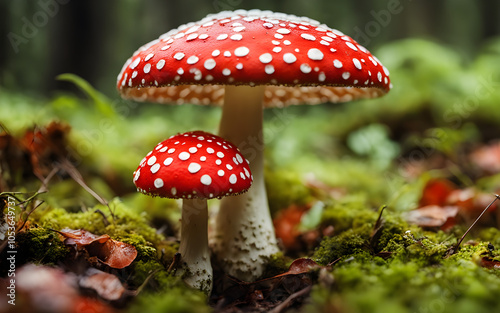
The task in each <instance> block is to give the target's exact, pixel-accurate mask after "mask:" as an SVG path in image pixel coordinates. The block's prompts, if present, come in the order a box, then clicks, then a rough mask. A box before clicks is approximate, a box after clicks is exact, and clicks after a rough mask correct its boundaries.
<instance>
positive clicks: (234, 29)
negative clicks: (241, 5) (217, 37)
mask: <svg viewBox="0 0 500 313" xmlns="http://www.w3.org/2000/svg"><path fill="white" fill-rule="evenodd" d="M245 28H246V27H245V26H240V27H235V28H233V31H235V32H237V33H239V32H241V31H243V30H244V29H245Z"/></svg>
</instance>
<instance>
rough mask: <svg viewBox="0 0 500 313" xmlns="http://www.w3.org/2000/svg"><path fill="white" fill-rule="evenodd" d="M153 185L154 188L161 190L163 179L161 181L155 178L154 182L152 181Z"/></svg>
mask: <svg viewBox="0 0 500 313" xmlns="http://www.w3.org/2000/svg"><path fill="white" fill-rule="evenodd" d="M154 185H155V187H156V188H161V187H163V179H161V178H157V179H155V181H154Z"/></svg>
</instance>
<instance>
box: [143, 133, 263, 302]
mask: <svg viewBox="0 0 500 313" xmlns="http://www.w3.org/2000/svg"><path fill="white" fill-rule="evenodd" d="M252 179H253V178H252V174H251V173H250V167H249V165H248V161H247V160H246V159H244V158H243V156H242V155H241V153H240V152H239V150H238V148H236V147H235V146H234V145H233V144H231V143H230V142H228V141H226V140H224V139H222V138H221V137H219V136H215V135H212V134H209V133H206V132H203V131H194V132H187V133H183V134H178V135H175V136H172V137H170V138H169V139H167V140H164V141H162V142H160V143H159V144H158V145H156V147H155V148H154V149H153V150H152V151H150V152H149V153H148V154H147V155H146V157H144V158H143V159H142V161H141V162H140V164H139V167H138V168H137V170H136V171H135V172H134V184H135V185H136V187H137V190H138V191H140V192H142V193H145V194H147V195H150V196H159V197H166V198H174V199H183V200H182V219H181V243H180V246H179V252H180V254H181V269H180V270H179V271H178V273H180V274H181V275H182V276H183V278H184V281H185V282H186V283H187V284H188V285H189V286H191V287H193V288H196V289H200V290H203V291H205V292H206V293H210V291H211V289H212V267H211V264H210V251H209V248H208V237H207V223H208V211H207V200H206V199H212V198H222V197H225V196H230V195H238V194H240V193H243V192H245V191H247V190H248V188H250V186H251V184H252Z"/></svg>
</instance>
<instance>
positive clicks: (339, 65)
mask: <svg viewBox="0 0 500 313" xmlns="http://www.w3.org/2000/svg"><path fill="white" fill-rule="evenodd" d="M333 66H335V67H336V68H342V62H340V61H339V60H337V59H335V60H333Z"/></svg>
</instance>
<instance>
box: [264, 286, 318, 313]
mask: <svg viewBox="0 0 500 313" xmlns="http://www.w3.org/2000/svg"><path fill="white" fill-rule="evenodd" d="M311 289H312V286H307V287H305V288H304V289H301V290H299V291H297V292H295V293H293V294H291V295H290V296H289V297H288V298H287V299H286V300H285V301H283V302H281V303H280V304H278V305H277V306H275V307H274V309H272V310H271V311H269V313H280V312H281V311H283V310H284V309H286V308H287V307H288V306H290V305H291V304H292V303H291V302H292V301H293V300H295V299H296V298H298V297H302V296H305V295H307V294H308V293H309V292H310V291H311Z"/></svg>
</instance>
